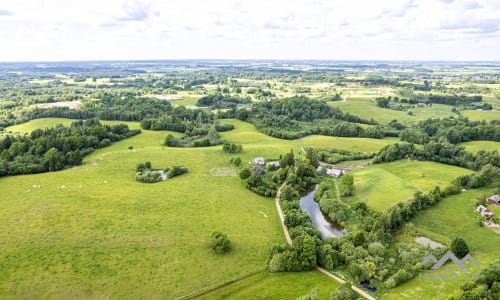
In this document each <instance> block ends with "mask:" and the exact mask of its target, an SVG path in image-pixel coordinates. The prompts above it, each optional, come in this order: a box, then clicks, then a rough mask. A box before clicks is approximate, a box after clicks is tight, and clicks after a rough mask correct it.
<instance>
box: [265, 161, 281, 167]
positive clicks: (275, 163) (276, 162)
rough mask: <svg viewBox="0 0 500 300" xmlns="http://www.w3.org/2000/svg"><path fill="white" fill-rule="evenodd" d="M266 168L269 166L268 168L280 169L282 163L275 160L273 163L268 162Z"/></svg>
mask: <svg viewBox="0 0 500 300" xmlns="http://www.w3.org/2000/svg"><path fill="white" fill-rule="evenodd" d="M266 166H268V167H269V166H274V167H279V166H280V162H279V161H277V160H273V161H270V162H267V163H266Z"/></svg>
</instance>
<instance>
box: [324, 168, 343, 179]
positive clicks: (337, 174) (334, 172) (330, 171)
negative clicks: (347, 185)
mask: <svg viewBox="0 0 500 300" xmlns="http://www.w3.org/2000/svg"><path fill="white" fill-rule="evenodd" d="M326 175H330V176H333V177H340V176H342V175H344V171H342V170H339V169H335V168H331V169H326Z"/></svg>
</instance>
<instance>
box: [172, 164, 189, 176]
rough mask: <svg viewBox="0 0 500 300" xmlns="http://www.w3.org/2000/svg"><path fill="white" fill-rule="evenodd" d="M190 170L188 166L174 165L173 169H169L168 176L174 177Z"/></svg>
mask: <svg viewBox="0 0 500 300" xmlns="http://www.w3.org/2000/svg"><path fill="white" fill-rule="evenodd" d="M187 172H189V170H188V168H185V167H182V166H173V167H172V169H169V170H168V171H167V177H168V178H172V177H175V176H179V175H182V174H185V173H187Z"/></svg>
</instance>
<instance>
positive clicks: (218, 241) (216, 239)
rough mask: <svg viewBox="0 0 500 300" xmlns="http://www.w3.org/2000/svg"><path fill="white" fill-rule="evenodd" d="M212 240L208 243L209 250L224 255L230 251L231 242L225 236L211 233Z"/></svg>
mask: <svg viewBox="0 0 500 300" xmlns="http://www.w3.org/2000/svg"><path fill="white" fill-rule="evenodd" d="M211 238H212V240H211V242H210V249H212V251H213V252H215V253H217V254H225V253H227V252H229V250H231V241H230V240H229V239H228V238H227V235H225V234H223V233H222V232H220V231H214V232H212V236H211Z"/></svg>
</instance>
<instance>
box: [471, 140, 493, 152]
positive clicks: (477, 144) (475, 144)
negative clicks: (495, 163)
mask: <svg viewBox="0 0 500 300" xmlns="http://www.w3.org/2000/svg"><path fill="white" fill-rule="evenodd" d="M462 145H464V146H465V150H467V151H469V152H472V153H477V152H478V151H479V150H486V151H493V150H497V151H500V142H493V141H472V142H467V143H463V144H462Z"/></svg>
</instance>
